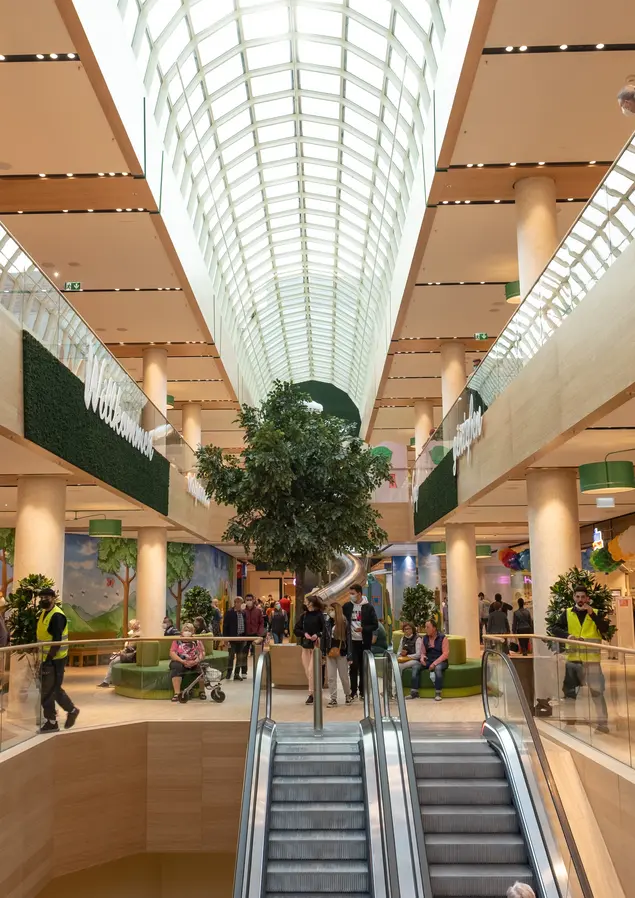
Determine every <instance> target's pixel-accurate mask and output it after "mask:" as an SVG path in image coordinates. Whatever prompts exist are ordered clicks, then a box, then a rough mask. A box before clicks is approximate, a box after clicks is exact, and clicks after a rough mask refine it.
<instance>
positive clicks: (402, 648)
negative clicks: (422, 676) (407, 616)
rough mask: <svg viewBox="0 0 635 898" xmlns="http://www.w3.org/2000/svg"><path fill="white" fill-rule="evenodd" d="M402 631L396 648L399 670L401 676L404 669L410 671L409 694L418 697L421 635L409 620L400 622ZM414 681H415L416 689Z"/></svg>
mask: <svg viewBox="0 0 635 898" xmlns="http://www.w3.org/2000/svg"><path fill="white" fill-rule="evenodd" d="M402 631H403V636H402V637H401V639H400V641H399V646H398V648H397V661H398V662H399V670H400V671H401V674H402V677H403V671H404V670H411V671H412V677H413V681H412V688H411V690H410V695H411V697H412V698H418V697H419V686H418V680H416V677H417V676H418V673H419V669H420V668H421V660H420V658H421V637H420V636H419V635H418V633H417V630H416V627H415V625H414V624H411V623H409V622H406V623H404V624H402ZM415 682H416V683H417V686H416V689H415ZM413 693H416V695H413Z"/></svg>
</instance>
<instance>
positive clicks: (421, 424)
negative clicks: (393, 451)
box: [415, 399, 434, 458]
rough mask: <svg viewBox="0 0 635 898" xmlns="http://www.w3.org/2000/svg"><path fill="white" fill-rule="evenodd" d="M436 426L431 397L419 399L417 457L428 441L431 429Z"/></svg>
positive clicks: (416, 437) (417, 403)
mask: <svg viewBox="0 0 635 898" xmlns="http://www.w3.org/2000/svg"><path fill="white" fill-rule="evenodd" d="M433 428H434V408H433V406H432V400H431V399H418V400H417V401H416V402H415V458H418V457H419V453H420V452H421V450H422V449H423V447H424V445H425V444H426V443H427V442H428V438H429V437H430V431H431V430H432V429H433Z"/></svg>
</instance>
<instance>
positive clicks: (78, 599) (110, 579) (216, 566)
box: [0, 529, 236, 635]
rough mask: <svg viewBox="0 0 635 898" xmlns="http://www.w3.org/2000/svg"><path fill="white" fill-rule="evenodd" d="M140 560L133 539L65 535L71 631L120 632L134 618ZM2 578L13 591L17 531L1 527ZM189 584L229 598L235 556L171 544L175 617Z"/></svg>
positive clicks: (170, 600)
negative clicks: (137, 569)
mask: <svg viewBox="0 0 635 898" xmlns="http://www.w3.org/2000/svg"><path fill="white" fill-rule="evenodd" d="M136 564H137V541H136V540H134V539H124V538H115V539H112V538H98V539H95V538H93V537H89V536H82V535H79V534H74V533H67V534H66V542H65V554H64V595H63V602H62V607H63V609H64V612H65V613H66V615H67V617H68V623H69V630H70V632H71V633H78V634H80V633H97V632H107V633H113V632H116V633H117V634H119V635H121V634H122V632H123V622H124V619H125V620H127V621H129V620H130V619H131V618H133V617H134V616H135V607H136V592H135V583H136V576H137V572H136ZM33 573H38V572H37V571H34V572H33ZM0 577H1V583H2V587H3V588H4V590H5V591H7V590H8V591H11V585H12V584H11V581H12V578H13V530H9V531H6V530H2V529H0ZM5 584H6V585H5ZM191 586H204V587H205V588H206V589H208V590H209V591H210V593H211V594H212V597H213V598H218V599H219V600H221V601H222V600H223V599H224V598H227V597H229V598H230V599H231V598H232V597H233V596H234V595H235V594H236V561H235V559H234V558H232V556H231V555H227V554H226V553H225V552H221V550H220V549H216V548H215V547H214V546H206V545H193V544H191V543H168V569H167V582H166V609H167V613H168V614H170V616H171V617H172V618H173V619H174V620H177V619H178V618H179V617H180V610H181V603H182V600H183V596H184V594H185V592H186V591H187V590H188V589H189V588H190V587H191Z"/></svg>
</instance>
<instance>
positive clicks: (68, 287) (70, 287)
mask: <svg viewBox="0 0 635 898" xmlns="http://www.w3.org/2000/svg"><path fill="white" fill-rule="evenodd" d="M81 289H82V282H81V281H64V290H65V291H66V292H67V293H77V291H78V290H81Z"/></svg>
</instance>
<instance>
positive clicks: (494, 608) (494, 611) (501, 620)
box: [487, 593, 509, 655]
mask: <svg viewBox="0 0 635 898" xmlns="http://www.w3.org/2000/svg"><path fill="white" fill-rule="evenodd" d="M497 595H498V593H497ZM495 599H496V600H495V601H494V602H492V604H491V605H490V606H489V616H488V618H487V632H488V634H491V635H496V636H501V635H504V634H506V633H509V618H508V617H507V613H506V612H505V611H503V606H502V603H501V602H499V601H498V599H497V598H496V597H495ZM496 645H497V647H498V646H499V645H500V649H501V652H504V653H505V654H506V655H508V654H509V645H508V642H507V640H505V641H504V642H502V643H498V642H497V643H496Z"/></svg>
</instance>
